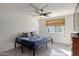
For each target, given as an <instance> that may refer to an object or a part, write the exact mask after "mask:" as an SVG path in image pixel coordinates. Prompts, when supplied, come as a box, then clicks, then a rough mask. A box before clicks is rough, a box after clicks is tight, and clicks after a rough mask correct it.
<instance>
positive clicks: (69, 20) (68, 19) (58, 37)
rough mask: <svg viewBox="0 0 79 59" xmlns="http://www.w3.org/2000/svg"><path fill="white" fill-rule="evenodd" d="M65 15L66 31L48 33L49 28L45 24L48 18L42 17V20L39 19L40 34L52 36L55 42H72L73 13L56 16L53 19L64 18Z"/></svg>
mask: <svg viewBox="0 0 79 59" xmlns="http://www.w3.org/2000/svg"><path fill="white" fill-rule="evenodd" d="M63 17H64V18H65V26H64V27H65V31H64V33H48V32H47V30H46V29H47V28H46V26H45V21H46V20H48V19H40V21H39V28H40V34H41V35H49V36H51V37H52V38H53V39H54V41H55V42H59V43H64V44H71V35H70V33H72V32H73V15H66V16H60V17H54V18H51V19H56V18H63Z"/></svg>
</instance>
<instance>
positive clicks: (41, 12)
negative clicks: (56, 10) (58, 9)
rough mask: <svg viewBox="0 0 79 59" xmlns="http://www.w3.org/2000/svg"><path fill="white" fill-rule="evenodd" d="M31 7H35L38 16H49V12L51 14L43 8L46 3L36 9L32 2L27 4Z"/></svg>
mask: <svg viewBox="0 0 79 59" xmlns="http://www.w3.org/2000/svg"><path fill="white" fill-rule="evenodd" d="M29 5H30V6H31V7H33V8H34V9H35V11H34V12H35V13H36V14H38V16H45V17H47V16H49V14H51V13H52V12H45V10H44V9H45V8H46V7H48V5H45V6H44V7H43V8H41V9H38V8H37V7H36V6H34V5H33V4H29Z"/></svg>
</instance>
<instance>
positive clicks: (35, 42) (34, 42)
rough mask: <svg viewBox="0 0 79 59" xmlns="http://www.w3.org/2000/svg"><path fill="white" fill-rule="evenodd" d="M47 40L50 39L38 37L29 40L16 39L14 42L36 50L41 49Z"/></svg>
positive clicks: (24, 38)
mask: <svg viewBox="0 0 79 59" xmlns="http://www.w3.org/2000/svg"><path fill="white" fill-rule="evenodd" d="M49 39H50V37H46V36H39V37H37V36H36V37H35V36H33V37H29V38H27V37H17V38H16V42H18V43H20V44H22V45H24V46H27V47H30V48H33V49H36V48H39V47H41V46H42V45H44V44H45V43H47V42H48V41H49Z"/></svg>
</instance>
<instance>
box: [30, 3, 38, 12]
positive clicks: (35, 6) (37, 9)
mask: <svg viewBox="0 0 79 59" xmlns="http://www.w3.org/2000/svg"><path fill="white" fill-rule="evenodd" d="M29 5H30V6H31V7H33V8H34V9H35V10H36V11H38V10H39V9H38V8H37V7H36V6H34V5H33V4H29Z"/></svg>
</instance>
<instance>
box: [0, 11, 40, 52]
mask: <svg viewBox="0 0 79 59" xmlns="http://www.w3.org/2000/svg"><path fill="white" fill-rule="evenodd" d="M29 31H36V32H38V31H39V24H38V20H37V19H35V18H32V17H29V16H28V15H23V14H20V13H18V12H14V11H11V10H10V11H3V10H2V11H0V52H2V51H5V50H8V49H12V48H14V39H15V37H16V36H17V35H19V33H22V32H29Z"/></svg>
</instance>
